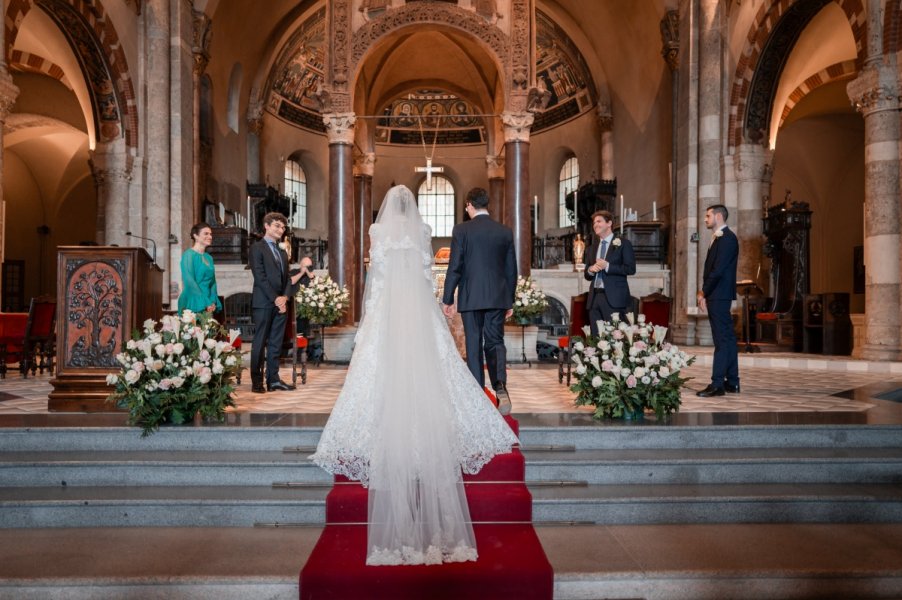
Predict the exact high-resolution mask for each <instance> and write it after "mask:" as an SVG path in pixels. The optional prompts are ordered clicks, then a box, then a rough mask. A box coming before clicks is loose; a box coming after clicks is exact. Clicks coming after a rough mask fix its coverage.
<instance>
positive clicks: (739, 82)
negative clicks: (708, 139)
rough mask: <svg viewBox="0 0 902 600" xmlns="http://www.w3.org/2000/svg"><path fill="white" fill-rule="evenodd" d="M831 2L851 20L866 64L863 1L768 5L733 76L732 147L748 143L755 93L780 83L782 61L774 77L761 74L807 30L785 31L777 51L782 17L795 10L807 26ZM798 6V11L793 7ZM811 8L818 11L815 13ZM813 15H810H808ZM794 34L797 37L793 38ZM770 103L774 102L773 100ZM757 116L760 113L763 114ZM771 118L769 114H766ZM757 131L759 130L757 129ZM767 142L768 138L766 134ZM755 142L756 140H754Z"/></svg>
mask: <svg viewBox="0 0 902 600" xmlns="http://www.w3.org/2000/svg"><path fill="white" fill-rule="evenodd" d="M829 2H835V3H836V4H838V5H839V7H840V8H841V9H842V10H843V12H844V13H845V15H846V18H847V19H848V20H849V26H850V27H851V28H852V35H853V36H854V38H855V47H856V51H857V55H858V58H857V60H856V62H857V64H861V62H862V61H863V60H864V55H865V52H866V48H865V43H864V36H865V33H866V28H867V15H866V14H865V11H864V6H863V4H862V0H811V1H810V2H809V0H769V4H765V5H763V6H762V7H761V9H760V10H759V11H758V14H757V15H756V16H755V20H754V22H753V23H752V25H751V27H750V28H749V33H748V35H747V40H748V42H747V44H746V46H745V49H744V50H743V53H742V56H740V58H739V61H738V63H737V65H736V72H735V74H734V76H733V86H732V88H731V90H730V115H729V125H728V132H727V133H728V136H729V137H728V139H729V145H730V146H731V147H736V146H739V145H740V144H742V143H743V141H744V140H745V137H746V136H745V133H746V130H747V129H749V124H748V123H747V120H748V115H747V112H748V110H749V105H750V103H751V102H752V101H753V98H752V97H753V95H754V94H755V92H756V90H758V91H759V92H761V93H762V94H763V93H766V89H763V88H764V86H767V85H771V86H775V85H776V84H777V82H778V81H779V75H780V73H781V71H782V61H779V60H778V61H777V65H776V67H777V68H776V69H774V71H775V72H774V73H773V77H771V78H768V79H767V80H762V79H761V78H760V77H758V81H757V82H756V81H755V79H756V76H758V73H759V70H760V69H761V68H762V66H763V65H765V64H767V63H766V61H768V60H773V57H774V56H776V53H777V52H782V51H783V50H785V49H786V48H784V46H785V45H786V44H788V48H789V49H791V48H792V46H793V45H794V44H795V41H796V40H797V39H798V34H800V33H801V31H802V30H803V29H804V26H803V27H802V28H801V29H799V30H798V31H795V30H794V29H785V30H783V33H782V35H783V36H784V37H785V40H784V42H783V44H781V45H780V48H779V49H776V48H774V46H773V45H772V44H771V41H772V38H773V36H774V34H775V32H777V30H778V27H779V26H780V24H781V21H782V19H783V17H784V16H785V15H786V14H787V13H789V12H790V10H793V12H797V13H799V14H798V15H797V16H795V17H794V18H795V19H798V20H805V17H806V16H808V18H807V20H805V24H807V22H808V21H810V19H811V17H813V16H814V15H815V14H816V13H817V12H818V11H820V9H821V8H823V7H824V6H826V5H827V4H828V3H829ZM796 5H798V6H797V7H796V8H795V9H793V7H794V6H796ZM811 7H816V9H815V10H812V9H811ZM808 13H810V15H809V14H808ZM793 33H795V35H794V36H793ZM762 90H763V91H762ZM770 102H773V100H772V98H771V99H770ZM758 112H761V111H760V110H759V111H758ZM764 114H769V110H766V111H764ZM755 128H756V129H758V127H755ZM765 139H766V134H765ZM752 141H755V140H752Z"/></svg>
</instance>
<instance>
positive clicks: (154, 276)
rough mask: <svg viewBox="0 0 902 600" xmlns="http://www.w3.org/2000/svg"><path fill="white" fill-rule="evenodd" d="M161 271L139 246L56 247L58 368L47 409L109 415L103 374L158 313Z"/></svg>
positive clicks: (112, 368) (108, 389)
mask: <svg viewBox="0 0 902 600" xmlns="http://www.w3.org/2000/svg"><path fill="white" fill-rule="evenodd" d="M161 288H162V269H160V267H158V266H157V265H155V264H154V262H153V261H152V260H151V258H150V255H148V254H147V251H146V250H145V249H144V248H121V247H115V246H60V247H59V248H58V253H57V270H56V289H57V304H56V306H57V318H56V337H57V343H56V346H57V367H56V378H55V379H53V380H52V381H51V382H50V383H51V384H52V385H53V391H52V392H50V395H49V400H48V402H47V408H48V410H51V411H64V412H111V411H115V410H116V408H115V407H114V406H113V405H110V404H107V403H106V398H107V396H109V394H110V392H111V391H112V388H111V387H109V386H107V383H106V376H107V375H108V374H110V373H116V372H118V371H119V368H120V366H119V363H118V362H116V355H117V354H118V353H119V352H121V351H122V348H123V347H124V345H125V343H126V342H127V341H128V340H129V339H131V335H132V331H133V330H135V329H139V330H140V329H141V328H142V326H143V323H144V321H145V320H147V319H154V320H159V319H160V317H161V316H162V314H163V305H162V289H161Z"/></svg>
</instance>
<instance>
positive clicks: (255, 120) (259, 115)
mask: <svg viewBox="0 0 902 600" xmlns="http://www.w3.org/2000/svg"><path fill="white" fill-rule="evenodd" d="M251 97H252V98H253V97H254V95H253V92H252V93H251ZM247 129H248V132H250V133H252V134H254V135H260V134H261V133H263V103H262V102H260V101H259V100H251V102H250V104H248V106H247Z"/></svg>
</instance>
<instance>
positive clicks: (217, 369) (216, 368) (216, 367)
mask: <svg viewBox="0 0 902 600" xmlns="http://www.w3.org/2000/svg"><path fill="white" fill-rule="evenodd" d="M223 370H224V369H223V366H222V361H220V360H219V359H218V358H217V359H216V360H214V361H213V374H214V375H220V374H221V373H222V372H223Z"/></svg>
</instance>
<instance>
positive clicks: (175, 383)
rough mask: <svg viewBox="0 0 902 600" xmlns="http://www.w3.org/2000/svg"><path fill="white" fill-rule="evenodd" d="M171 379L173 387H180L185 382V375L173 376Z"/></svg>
mask: <svg viewBox="0 0 902 600" xmlns="http://www.w3.org/2000/svg"><path fill="white" fill-rule="evenodd" d="M170 381H171V382H172V387H175V388H180V387H182V384H183V383H185V379H184V377H178V376H176V377H173V378H172V379H170Z"/></svg>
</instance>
